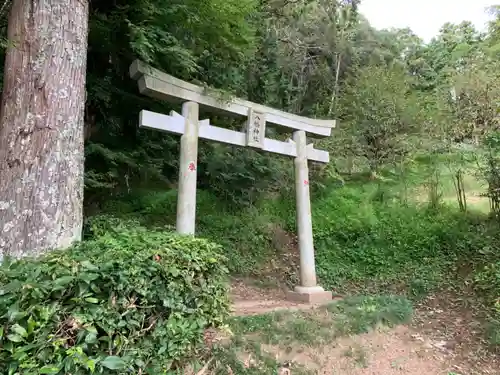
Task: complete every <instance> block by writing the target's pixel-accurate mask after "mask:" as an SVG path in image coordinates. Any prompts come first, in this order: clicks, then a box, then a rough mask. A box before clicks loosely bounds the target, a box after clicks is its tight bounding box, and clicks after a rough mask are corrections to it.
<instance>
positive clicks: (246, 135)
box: [130, 61, 335, 303]
mask: <svg viewBox="0 0 500 375" xmlns="http://www.w3.org/2000/svg"><path fill="white" fill-rule="evenodd" d="M130 75H131V77H132V78H133V79H135V80H137V81H138V85H139V91H140V92H141V93H142V94H145V95H147V96H150V97H153V98H157V99H161V100H165V101H168V102H171V103H182V114H178V113H176V112H174V111H172V112H171V113H170V115H164V114H160V113H155V112H150V111H145V110H143V111H141V113H140V115H139V125H140V126H141V127H144V128H149V129H155V130H160V131H165V132H169V133H176V134H181V147H180V153H181V155H180V163H179V184H178V198H177V223H176V229H177V232H178V233H181V234H187V235H194V232H195V215H196V169H197V158H198V139H199V138H203V139H208V140H210V141H216V142H222V143H227V144H231V145H236V146H241V147H252V148H254V149H257V150H261V151H265V152H272V153H276V154H281V155H286V156H290V157H293V158H295V161H294V164H295V191H296V206H297V232H298V239H299V250H300V285H299V286H296V287H295V288H294V291H290V292H289V293H288V298H289V299H291V300H295V301H298V302H308V303H318V302H323V301H328V300H331V299H332V293H331V292H329V291H325V290H324V289H323V288H322V287H320V286H318V285H317V282H316V268H315V260H314V245H313V232H312V218H311V201H310V195H309V168H308V160H313V161H316V162H320V163H328V162H329V159H330V157H329V154H328V152H326V151H323V150H317V149H315V148H314V146H313V144H312V143H310V144H307V138H306V135H307V134H308V133H309V134H313V135H315V136H317V137H328V136H330V134H331V129H332V128H334V127H335V120H317V119H311V118H307V117H302V116H297V115H294V114H290V113H287V112H283V111H279V110H276V109H273V108H270V107H266V106H263V105H260V104H256V103H252V102H250V101H246V100H242V99H237V98H234V99H232V100H229V101H227V102H222V101H221V100H220V99H217V98H214V97H212V96H210V95H209V94H207V93H206V92H205V89H204V88H203V87H200V86H196V85H193V84H191V83H188V82H185V81H182V80H180V79H178V78H175V77H173V76H171V75H168V74H166V73H164V72H161V71H159V70H157V69H154V68H152V67H150V66H148V65H146V64H145V63H143V62H141V61H135V62H134V63H132V65H131V66H130ZM200 106H202V107H203V108H204V109H209V110H212V111H217V112H219V113H221V112H222V113H225V114H230V115H233V116H243V117H246V122H245V129H244V132H238V131H234V130H229V129H224V128H220V127H217V126H213V125H211V124H210V121H209V120H199V116H198V115H199V107H200ZM267 125H272V126H278V127H283V128H286V129H287V130H288V131H291V132H293V139H290V140H289V141H288V142H282V141H278V140H274V139H270V138H266V137H265V131H266V126H267Z"/></svg>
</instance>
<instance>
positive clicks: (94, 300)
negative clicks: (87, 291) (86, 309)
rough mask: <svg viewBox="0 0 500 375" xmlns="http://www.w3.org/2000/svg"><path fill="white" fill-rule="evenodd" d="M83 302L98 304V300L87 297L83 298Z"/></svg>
mask: <svg viewBox="0 0 500 375" xmlns="http://www.w3.org/2000/svg"><path fill="white" fill-rule="evenodd" d="M85 301H87V302H88V303H99V300H98V299H97V298H94V297H87V298H85Z"/></svg>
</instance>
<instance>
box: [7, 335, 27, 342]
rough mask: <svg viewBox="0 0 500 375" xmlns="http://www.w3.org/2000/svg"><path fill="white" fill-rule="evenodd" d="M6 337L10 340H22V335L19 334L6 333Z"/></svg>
mask: <svg viewBox="0 0 500 375" xmlns="http://www.w3.org/2000/svg"><path fill="white" fill-rule="evenodd" d="M7 338H8V339H9V340H10V341H12V342H22V341H23V337H22V336H19V335H7Z"/></svg>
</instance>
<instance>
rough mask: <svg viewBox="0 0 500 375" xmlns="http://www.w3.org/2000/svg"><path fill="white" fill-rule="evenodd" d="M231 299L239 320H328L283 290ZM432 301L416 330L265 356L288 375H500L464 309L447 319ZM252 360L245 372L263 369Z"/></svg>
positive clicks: (379, 332) (273, 348) (420, 309)
mask: <svg viewBox="0 0 500 375" xmlns="http://www.w3.org/2000/svg"><path fill="white" fill-rule="evenodd" d="M231 296H232V300H233V304H234V311H233V314H234V315H236V316H253V315H260V314H266V313H269V312H273V311H277V310H285V311H291V310H292V311H293V310H295V311H297V310H299V311H308V314H311V316H312V315H313V314H315V318H318V316H319V314H323V312H320V309H319V308H318V306H311V305H305V304H297V303H292V302H289V301H287V300H286V299H285V293H284V291H282V290H279V289H271V288H269V289H262V288H258V287H256V286H252V285H249V283H248V281H241V280H239V281H234V282H233V284H232V290H231ZM429 298H430V299H429V300H428V301H426V302H424V303H422V304H421V305H418V306H416V311H415V314H414V319H413V321H412V323H411V324H410V325H400V326H397V327H393V328H387V327H383V326H380V327H377V328H376V329H374V330H372V331H370V332H368V333H364V334H360V335H351V336H349V337H342V338H338V339H335V340H333V341H331V342H325V343H323V344H322V345H320V346H319V347H318V346H311V345H307V344H299V343H296V344H294V345H290V344H287V345H285V346H284V345H281V344H276V345H270V344H267V345H264V344H263V345H262V346H261V350H262V351H263V352H264V353H266V354H267V355H268V356H270V357H272V358H274V359H275V360H276V361H277V362H279V363H283V364H284V365H283V366H282V367H281V369H280V371H281V374H283V375H287V374H290V375H292V374H294V372H292V367H291V366H292V364H293V365H297V366H299V367H300V366H301V367H303V368H304V369H305V370H306V371H307V372H306V373H308V374H309V373H312V374H324V375H327V374H328V375H334V374H344V375H364V374H371V375H391V374H407V375H422V374H423V375H451V374H453V375H455V374H456V375H475V374H478V375H479V374H481V375H489V374H500V367H499V363H498V362H497V358H496V357H495V356H493V355H491V353H488V354H485V352H484V351H482V350H483V349H482V346H481V345H480V344H479V343H477V345H476V344H475V343H474V344H473V339H474V335H475V332H474V331H473V329H471V327H474V325H475V322H474V321H473V318H472V317H471V316H470V315H469V316H467V314H466V313H464V312H463V311H459V309H454V310H452V311H451V312H449V313H447V314H443V310H441V307H439V306H437V305H436V303H435V302H436V299H435V297H429ZM432 303H434V305H432ZM448 308H451V306H448ZM464 314H465V315H464ZM320 319H321V317H320ZM467 319H469V321H467ZM464 335H469V336H470V339H468V340H466V339H465V338H464ZM459 340H461V341H460V343H458V341H459ZM479 353H480V355H479ZM251 357H252V355H251V354H249V355H248V356H245V354H241V361H242V362H243V363H245V367H249V368H250V367H252V366H254V367H258V366H259V364H258V361H256V360H252V359H251ZM252 373H253V372H252ZM300 373H302V372H300Z"/></svg>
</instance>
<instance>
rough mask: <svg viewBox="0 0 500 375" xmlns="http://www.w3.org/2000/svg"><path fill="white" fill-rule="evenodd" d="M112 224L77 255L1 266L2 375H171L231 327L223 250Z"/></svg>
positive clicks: (75, 251)
mask: <svg viewBox="0 0 500 375" xmlns="http://www.w3.org/2000/svg"><path fill="white" fill-rule="evenodd" d="M111 223H114V224H116V225H117V227H118V230H116V228H115V230H107V229H109V228H107V229H106V230H102V231H100V232H99V231H94V232H93V237H94V239H93V240H89V241H86V242H84V243H82V244H80V245H78V246H76V247H73V248H72V249H69V250H67V251H57V252H54V253H51V254H50V255H47V256H45V257H42V258H40V259H24V260H19V261H13V262H9V263H5V264H3V265H2V266H1V268H0V283H1V287H0V373H2V374H23V375H29V374H73V375H76V374H89V373H96V374H111V373H113V374H140V373H142V374H155V375H156V374H165V373H167V371H169V370H171V369H173V368H175V367H176V366H177V365H178V364H179V363H180V362H181V361H183V360H185V359H187V358H188V357H189V356H191V355H193V354H195V353H196V350H197V349H198V348H199V344H201V343H202V342H203V331H204V328H206V327H208V326H217V325H220V324H221V323H222V321H223V319H224V318H225V316H226V315H227V313H228V301H227V297H226V296H227V290H226V276H227V270H226V268H225V266H224V264H223V261H224V258H223V257H222V256H221V255H220V250H221V249H220V247H219V245H216V244H214V243H211V242H208V241H206V240H204V239H195V238H191V237H181V236H177V235H174V234H171V233H166V232H159V231H151V230H146V229H144V228H143V227H140V226H136V227H134V226H129V227H128V228H127V227H123V228H120V227H119V223H120V221H114V222H111ZM97 224H98V222H97V221H96V222H94V227H93V228H94V230H96V228H97V227H98V225H97ZM104 233H106V234H104Z"/></svg>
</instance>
